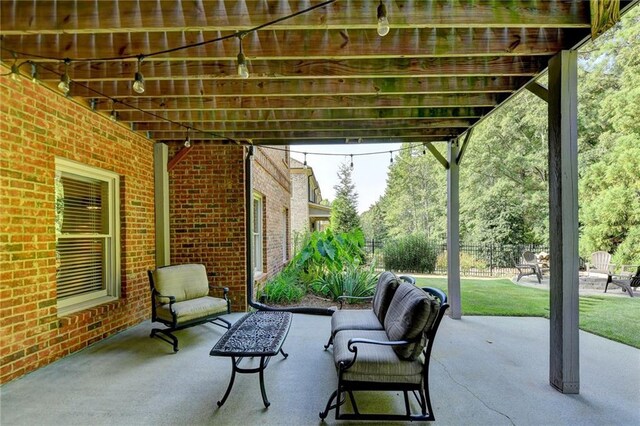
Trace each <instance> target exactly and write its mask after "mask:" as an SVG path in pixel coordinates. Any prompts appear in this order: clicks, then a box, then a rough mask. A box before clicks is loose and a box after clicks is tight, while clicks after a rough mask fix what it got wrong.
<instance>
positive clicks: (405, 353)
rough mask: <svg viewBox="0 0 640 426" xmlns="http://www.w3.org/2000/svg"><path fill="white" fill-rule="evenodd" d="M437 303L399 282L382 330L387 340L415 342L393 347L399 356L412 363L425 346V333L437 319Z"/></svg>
mask: <svg viewBox="0 0 640 426" xmlns="http://www.w3.org/2000/svg"><path fill="white" fill-rule="evenodd" d="M439 308H440V302H439V301H438V300H437V299H436V298H435V297H433V296H431V295H430V294H427V293H426V292H425V291H424V290H422V289H420V288H418V287H416V286H414V285H411V284H408V283H405V282H402V283H400V285H399V286H398V289H397V290H396V292H395V294H394V296H393V299H392V300H391V304H390V305H389V310H388V311H387V316H386V318H385V321H384V329H385V331H386V333H387V336H388V337H389V340H415V342H414V343H412V344H410V345H403V346H394V347H393V350H394V351H395V352H396V354H397V355H398V357H400V358H402V359H405V360H412V361H413V360H415V359H417V358H418V357H419V356H420V353H421V352H422V349H423V348H424V346H425V344H426V331H427V330H428V329H429V328H430V327H431V326H432V324H433V323H434V321H435V320H436V318H437V316H438V310H439Z"/></svg>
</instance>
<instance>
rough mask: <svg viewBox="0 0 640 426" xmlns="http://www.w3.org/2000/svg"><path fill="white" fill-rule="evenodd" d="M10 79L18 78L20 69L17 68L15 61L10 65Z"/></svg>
mask: <svg viewBox="0 0 640 426" xmlns="http://www.w3.org/2000/svg"><path fill="white" fill-rule="evenodd" d="M11 80H13V81H18V80H20V69H19V68H18V64H17V63H16V62H14V63H13V65H11Z"/></svg>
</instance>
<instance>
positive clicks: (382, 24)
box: [378, 2, 390, 37]
mask: <svg viewBox="0 0 640 426" xmlns="http://www.w3.org/2000/svg"><path fill="white" fill-rule="evenodd" d="M389 30H390V28H389V19H387V7H386V6H385V5H384V4H382V2H380V4H379V5H378V35H379V36H380V37H384V36H386V35H387V34H389Z"/></svg>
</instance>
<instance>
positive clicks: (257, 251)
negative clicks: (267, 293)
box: [253, 194, 263, 274]
mask: <svg viewBox="0 0 640 426" xmlns="http://www.w3.org/2000/svg"><path fill="white" fill-rule="evenodd" d="M262 215H263V204H262V197H261V196H260V195H259V194H254V197H253V270H254V271H255V273H257V274H259V273H262V261H263V256H262V242H263V224H262Z"/></svg>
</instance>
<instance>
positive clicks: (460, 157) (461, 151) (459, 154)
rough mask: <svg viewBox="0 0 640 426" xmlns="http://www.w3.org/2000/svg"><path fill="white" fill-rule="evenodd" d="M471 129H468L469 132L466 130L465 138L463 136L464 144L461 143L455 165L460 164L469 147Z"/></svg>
mask: <svg viewBox="0 0 640 426" xmlns="http://www.w3.org/2000/svg"><path fill="white" fill-rule="evenodd" d="M473 129H474V128H473V127H471V128H469V130H467V136H465V138H464V142H463V143H462V146H461V147H460V152H459V153H458V156H457V157H456V164H458V165H460V163H461V162H462V156H463V155H464V153H465V151H466V150H467V146H468V145H469V141H470V140H471V134H472V133H473Z"/></svg>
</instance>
